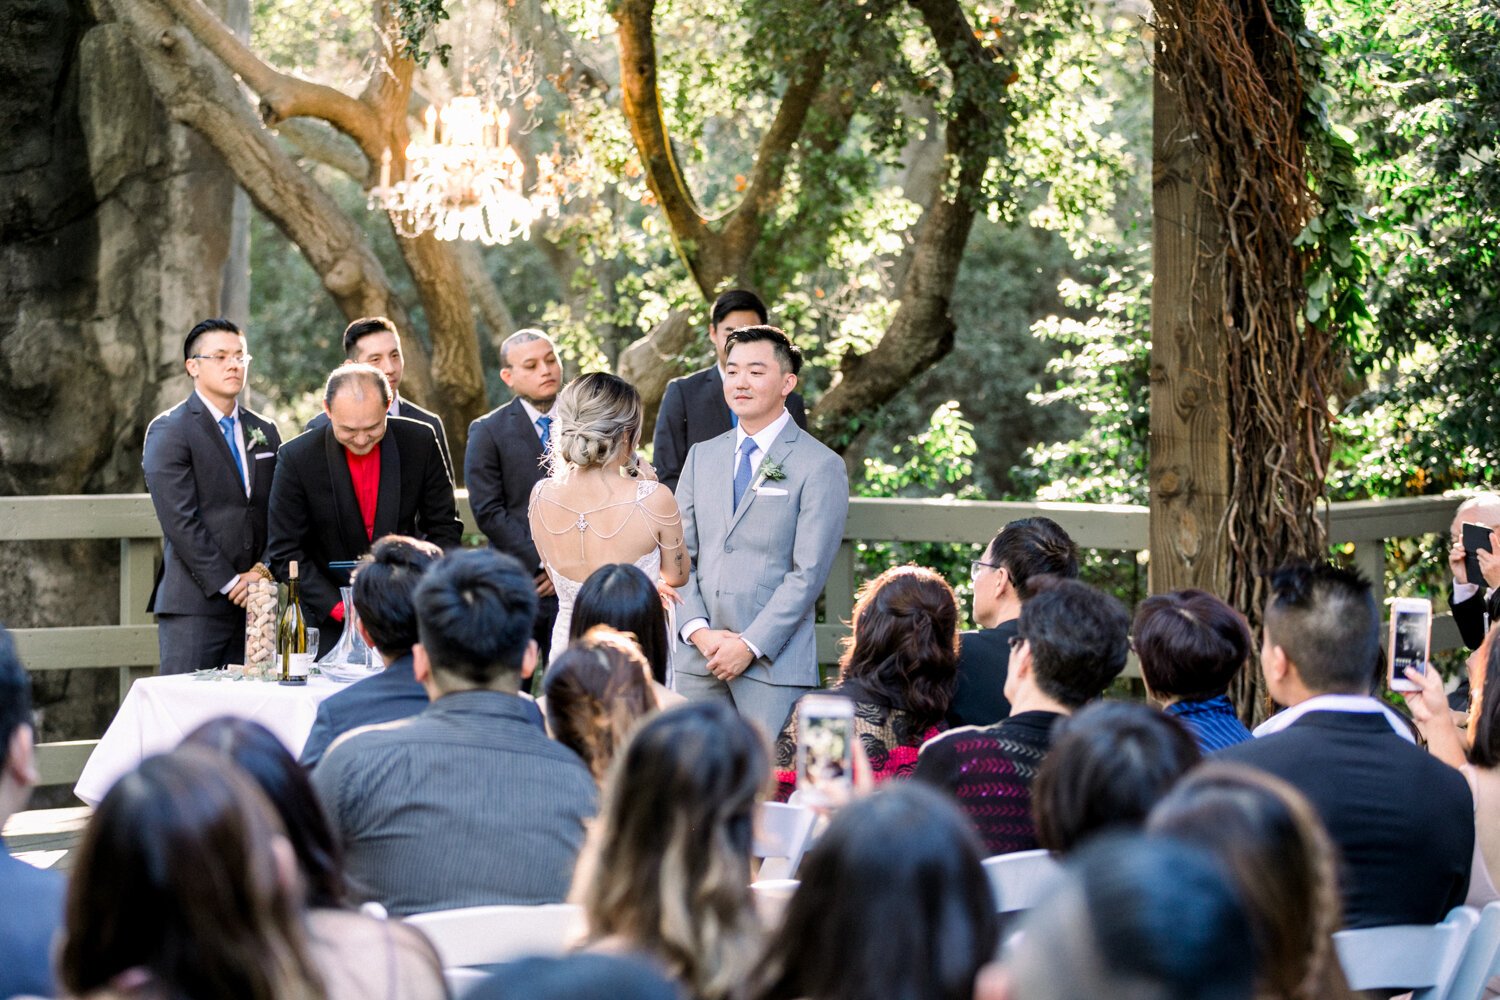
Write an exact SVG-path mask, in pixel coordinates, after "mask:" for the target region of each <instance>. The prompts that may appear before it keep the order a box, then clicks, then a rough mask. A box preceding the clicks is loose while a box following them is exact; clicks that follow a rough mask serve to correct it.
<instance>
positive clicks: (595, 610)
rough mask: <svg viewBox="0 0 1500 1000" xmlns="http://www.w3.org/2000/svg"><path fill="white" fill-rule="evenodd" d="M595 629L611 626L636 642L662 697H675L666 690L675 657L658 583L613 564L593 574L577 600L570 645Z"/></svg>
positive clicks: (626, 565) (629, 567) (627, 566)
mask: <svg viewBox="0 0 1500 1000" xmlns="http://www.w3.org/2000/svg"><path fill="white" fill-rule="evenodd" d="M595 625H607V626H609V627H610V628H612V629H614V630H615V631H617V632H624V633H626V634H627V635H629V636H630V637H631V638H633V639H635V642H636V645H637V646H639V647H640V650H641V653H642V654H644V655H645V657H646V662H647V663H649V664H651V679H652V680H653V681H654V682H655V683H656V685H657V690H658V694H671V692H670V691H668V690H667V688H666V687H665V685H666V684H667V668H668V666H669V664H670V662H671V656H672V641H671V636H670V632H669V626H668V622H667V609H666V606H665V605H663V604H662V597H661V594H660V593H658V592H657V589H656V583H655V582H654V581H653V580H652V579H651V578H650V577H648V576H647V575H646V574H645V573H643V572H642V571H641V569H640V567H638V566H634V565H632V564H630V563H610V564H609V565H607V566H600V567H599V568H598V569H596V570H594V572H592V573H590V574H589V578H588V579H587V580H585V581H584V582H583V586H582V587H581V588H579V590H578V596H577V597H576V598H574V599H573V618H572V620H571V622H570V623H569V625H568V641H569V642H572V641H574V640H576V639H578V638H579V637H580V636H582V635H583V634H584V633H586V632H588V630H589V629H591V628H593V627H594V626H595Z"/></svg>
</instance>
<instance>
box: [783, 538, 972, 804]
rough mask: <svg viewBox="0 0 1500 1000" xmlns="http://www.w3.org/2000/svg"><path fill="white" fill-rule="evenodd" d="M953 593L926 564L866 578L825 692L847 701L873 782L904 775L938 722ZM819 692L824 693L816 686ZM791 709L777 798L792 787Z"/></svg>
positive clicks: (953, 617)
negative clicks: (833, 682) (832, 682)
mask: <svg viewBox="0 0 1500 1000" xmlns="http://www.w3.org/2000/svg"><path fill="white" fill-rule="evenodd" d="M957 631H958V600H957V598H955V597H954V596H953V588H952V587H950V586H948V583H947V581H946V580H944V579H943V578H942V577H940V576H938V575H937V574H936V573H934V572H933V571H932V570H930V569H922V568H921V567H918V566H896V567H893V568H891V569H888V570H886V571H885V572H884V573H882V574H880V575H879V576H877V577H876V578H875V579H873V580H871V581H870V582H869V583H868V584H866V585H865V587H864V589H863V590H862V591H861V592H860V595H859V600H858V601H856V602H855V605H854V634H853V635H852V636H851V637H850V638H849V639H848V640H846V642H847V643H848V649H847V650H846V652H845V653H844V659H843V662H842V664H841V665H840V670H839V683H838V685H837V686H836V687H834V688H833V689H832V691H830V692H826V693H830V694H840V695H843V696H844V697H846V698H849V699H850V700H851V701H853V702H854V731H855V733H856V734H857V735H858V736H859V741H860V745H861V746H862V747H863V749H864V752H865V754H866V755H867V756H868V757H869V760H870V766H871V769H872V771H873V772H874V779H875V780H876V781H883V780H885V779H887V778H905V777H908V776H909V775H910V774H911V772H912V768H913V767H915V766H916V763H917V749H918V748H919V747H920V746H921V745H922V743H923V741H925V740H930V739H932V738H933V737H934V736H936V735H937V734H938V733H940V732H942V730H943V728H944V722H943V716H944V713H945V712H947V710H948V700H949V699H950V698H951V697H952V696H953V684H954V670H955V666H956V662H957V658H956V653H957ZM819 693H820V694H823V693H825V692H819ZM797 730H798V720H797V708H796V707H795V706H794V707H793V708H792V711H791V714H790V715H788V716H787V719H786V723H785V724H784V725H783V726H782V729H781V736H780V737H779V738H778V739H777V740H776V782H777V785H778V789H777V794H776V797H777V798H778V799H779V800H781V801H785V800H786V799H787V798H789V797H790V796H791V794H792V791H793V790H794V789H795V788H796V787H797Z"/></svg>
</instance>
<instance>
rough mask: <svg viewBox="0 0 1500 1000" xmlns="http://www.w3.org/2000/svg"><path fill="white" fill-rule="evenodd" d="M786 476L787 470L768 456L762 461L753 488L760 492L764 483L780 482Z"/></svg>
mask: <svg viewBox="0 0 1500 1000" xmlns="http://www.w3.org/2000/svg"><path fill="white" fill-rule="evenodd" d="M785 478H786V470H785V469H783V468H782V467H781V466H779V465H777V464H776V463H775V462H773V461H771V460H770V459H769V458H768V459H766V460H765V461H764V462H762V463H760V475H759V476H757V477H756V480H755V485H754V486H752V487H751V489H753V490H755V492H757V493H759V492H760V487H761V484H762V483H766V482H772V483H779V482H781V481H782V480H783V479H785Z"/></svg>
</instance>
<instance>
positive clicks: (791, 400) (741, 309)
mask: <svg viewBox="0 0 1500 1000" xmlns="http://www.w3.org/2000/svg"><path fill="white" fill-rule="evenodd" d="M768 322H769V316H768V314H767V312H766V304H765V303H764V302H762V301H761V300H760V296H758V295H756V294H755V293H754V292H750V291H746V290H745V289H743V288H732V289H730V290H729V291H727V292H725V293H724V294H722V295H720V296H719V297H718V298H717V299H714V304H713V307H712V308H711V309H710V310H709V314H708V339H709V342H710V343H712V344H713V345H714V363H713V364H711V365H709V366H708V367H707V368H703V369H701V370H699V371H696V372H693V373H692V374H691V375H684V376H682V377H681V378H674V379H673V380H672V381H670V382H668V383H667V391H666V392H665V393H664V394H663V395H662V397H661V408H660V409H659V410H657V413H656V432H655V433H654V434H653V435H652V438H651V449H652V450H651V464H652V466H653V467H654V468H655V469H656V476H657V478H658V479H659V480H660V481H661V484H662V485H663V486H665V487H666V488H667V489H669V490H671V491H672V492H673V493H676V492H677V478H678V477H679V476H680V475H682V463H683V462H685V461H687V453H688V449H689V448H691V447H692V446H693V445H695V444H698V443H700V442H702V441H707V440H709V439H711V438H715V437H718V436H719V435H720V434H723V433H724V432H725V431H727V430H729V429H730V428H732V427H734V426H735V424H736V423H737V421H738V419H739V418H738V417H737V416H736V415H735V413H734V412H733V410H732V408H731V407H730V406H729V405H728V404H727V403H726V402H725V400H724V365H725V362H726V361H727V358H728V353H727V349H726V346H725V345H726V343H727V341H728V339H729V335H730V334H731V333H733V332H734V331H736V330H739V329H742V328H744V327H747V326H765V325H766V323H768ZM786 408H787V412H788V413H790V414H791V415H792V419H793V420H794V421H796V422H797V426H798V427H800V428H802V429H803V430H806V429H807V408H806V406H804V404H803V402H802V396H801V394H799V393H796V392H793V393H792V394H791V395H789V396H787V399H786Z"/></svg>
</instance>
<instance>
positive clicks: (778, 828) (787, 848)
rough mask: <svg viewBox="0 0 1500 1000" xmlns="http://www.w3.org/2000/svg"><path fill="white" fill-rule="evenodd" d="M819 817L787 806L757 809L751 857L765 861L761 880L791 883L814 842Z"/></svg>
mask: <svg viewBox="0 0 1500 1000" xmlns="http://www.w3.org/2000/svg"><path fill="white" fill-rule="evenodd" d="M817 818H818V816H817V813H815V812H813V811H812V810H811V809H809V808H807V807H806V806H798V805H792V804H791V803H787V802H762V803H760V804H759V805H757V806H756V807H755V842H754V846H752V847H751V850H750V853H751V854H753V855H754V856H755V857H757V858H760V859H762V863H761V866H760V875H759V876H758V877H759V878H761V879H788V878H792V877H794V876H795V875H796V874H797V865H799V864H801V862H802V855H803V853H804V852H806V850H807V846H808V843H809V842H810V840H811V838H812V830H813V824H814V823H815V822H816V821H817Z"/></svg>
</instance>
